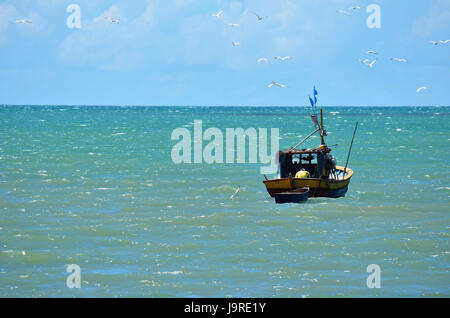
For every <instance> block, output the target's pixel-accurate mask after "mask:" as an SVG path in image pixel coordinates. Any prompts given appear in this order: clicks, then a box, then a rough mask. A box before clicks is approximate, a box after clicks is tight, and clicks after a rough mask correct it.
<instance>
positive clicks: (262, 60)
mask: <svg viewBox="0 0 450 318" xmlns="http://www.w3.org/2000/svg"><path fill="white" fill-rule="evenodd" d="M251 13H252V14H253V15H254V16H255V17H256V19H257V20H258V21H259V22H261V21H263V20H264V19H266V18H268V16H262V15H259V14H258V13H256V12H251ZM212 16H213V17H215V18H216V19H219V20H220V19H222V17H223V10H220V11H219V12H217V13H214V14H212ZM227 25H228V26H230V27H232V28H235V27H239V24H237V23H227ZM231 45H232V46H239V45H240V43H239V42H235V41H232V42H231ZM274 59H275V60H278V61H280V62H284V61H287V60H290V59H292V57H291V56H275V57H274ZM256 62H257V63H267V62H269V59H268V58H267V57H260V58H258V59H257V60H256ZM273 86H277V87H287V85H284V84H280V83H277V82H271V83H270V84H269V85H267V87H273Z"/></svg>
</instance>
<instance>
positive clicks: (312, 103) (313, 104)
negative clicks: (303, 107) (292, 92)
mask: <svg viewBox="0 0 450 318" xmlns="http://www.w3.org/2000/svg"><path fill="white" fill-rule="evenodd" d="M309 101H310V102H311V107H314V106H316V104H315V103H314V101H313V100H312V98H311V96H309Z"/></svg>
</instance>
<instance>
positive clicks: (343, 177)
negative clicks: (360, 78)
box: [263, 87, 358, 198]
mask: <svg viewBox="0 0 450 318" xmlns="http://www.w3.org/2000/svg"><path fill="white" fill-rule="evenodd" d="M309 99H310V102H311V105H312V113H311V114H310V116H311V118H312V120H313V123H314V125H315V127H316V129H315V130H314V131H313V132H312V133H311V134H309V135H308V136H307V137H306V138H304V139H303V140H302V141H300V142H299V143H298V144H297V145H295V146H294V147H291V148H289V149H287V150H284V151H279V152H278V177H277V178H276V179H272V180H269V179H267V177H266V176H265V178H266V180H264V181H263V183H264V184H265V186H266V188H267V192H268V193H269V194H270V196H272V197H276V196H277V194H280V193H286V192H292V190H295V189H300V188H306V187H308V188H309V192H308V197H310V198H314V197H328V198H339V197H344V196H345V194H346V193H347V191H348V186H349V184H350V180H351V178H352V176H353V170H352V169H350V168H349V167H347V165H348V160H349V158H350V153H351V148H352V146H353V141H354V138H355V134H356V130H357V128H358V123H356V127H355V131H354V133H353V138H352V141H351V144H350V149H349V152H348V156H347V163H346V164H345V166H344V167H342V166H337V165H336V159H335V158H334V156H332V155H331V148H329V147H328V146H327V144H326V143H325V137H326V136H327V132H326V130H325V129H324V125H323V111H322V109H320V122H319V120H318V112H317V106H316V105H317V91H316V89H315V87H314V99H312V98H311V97H310V98H309ZM316 133H318V134H320V138H321V144H320V145H319V146H318V147H317V148H299V147H300V145H301V144H303V143H304V142H305V141H306V140H308V139H309V138H310V137H312V136H313V135H314V134H316Z"/></svg>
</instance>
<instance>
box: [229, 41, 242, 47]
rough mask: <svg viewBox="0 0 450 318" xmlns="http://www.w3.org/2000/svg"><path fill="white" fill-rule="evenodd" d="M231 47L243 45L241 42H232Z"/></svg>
mask: <svg viewBox="0 0 450 318" xmlns="http://www.w3.org/2000/svg"><path fill="white" fill-rule="evenodd" d="M231 45H233V46H239V45H241V43H239V42H231Z"/></svg>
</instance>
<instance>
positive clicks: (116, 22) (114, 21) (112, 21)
mask: <svg viewBox="0 0 450 318" xmlns="http://www.w3.org/2000/svg"><path fill="white" fill-rule="evenodd" d="M105 19H106V20H109V21H110V22H111V23H115V24H119V22H120V21H119V20H118V19H114V18H111V17H105Z"/></svg>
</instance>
